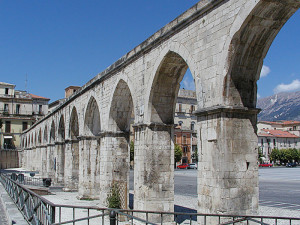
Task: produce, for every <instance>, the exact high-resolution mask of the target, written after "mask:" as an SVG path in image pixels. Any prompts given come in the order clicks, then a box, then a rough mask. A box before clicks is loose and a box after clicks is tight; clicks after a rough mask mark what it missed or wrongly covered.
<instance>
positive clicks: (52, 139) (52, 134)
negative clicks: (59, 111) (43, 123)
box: [49, 121, 55, 144]
mask: <svg viewBox="0 0 300 225" xmlns="http://www.w3.org/2000/svg"><path fill="white" fill-rule="evenodd" d="M49 142H50V143H52V144H53V143H54V142H55V123H54V121H52V123H51V128H50V139H49Z"/></svg>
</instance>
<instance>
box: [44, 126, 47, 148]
mask: <svg viewBox="0 0 300 225" xmlns="http://www.w3.org/2000/svg"><path fill="white" fill-rule="evenodd" d="M47 142H48V132H47V125H45V129H44V143H45V144H47Z"/></svg>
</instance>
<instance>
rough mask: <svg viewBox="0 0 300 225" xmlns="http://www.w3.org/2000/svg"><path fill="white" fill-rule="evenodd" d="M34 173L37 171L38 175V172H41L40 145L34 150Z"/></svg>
mask: <svg viewBox="0 0 300 225" xmlns="http://www.w3.org/2000/svg"><path fill="white" fill-rule="evenodd" d="M34 154H35V169H34V170H35V171H38V172H39V173H40V171H41V170H42V160H41V147H40V145H38V146H36V149H35V152H34Z"/></svg>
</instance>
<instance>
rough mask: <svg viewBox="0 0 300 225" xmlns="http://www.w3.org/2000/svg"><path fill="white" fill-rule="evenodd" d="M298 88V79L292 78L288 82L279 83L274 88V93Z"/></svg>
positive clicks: (299, 88) (299, 82)
mask: <svg viewBox="0 0 300 225" xmlns="http://www.w3.org/2000/svg"><path fill="white" fill-rule="evenodd" d="M297 90H300V81H299V80H298V79H297V80H293V82H292V83H290V84H279V85H277V86H276V88H274V93H275V94H277V93H279V92H288V91H297Z"/></svg>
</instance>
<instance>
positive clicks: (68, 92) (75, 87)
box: [65, 86, 80, 98]
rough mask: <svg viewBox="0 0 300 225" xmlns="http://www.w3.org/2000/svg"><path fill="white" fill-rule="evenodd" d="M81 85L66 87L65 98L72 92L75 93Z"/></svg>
mask: <svg viewBox="0 0 300 225" xmlns="http://www.w3.org/2000/svg"><path fill="white" fill-rule="evenodd" d="M79 88H80V86H69V87H67V88H66V89H65V98H68V97H70V96H71V95H72V94H74V93H75V92H76V91H77V90H78V89H79Z"/></svg>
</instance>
